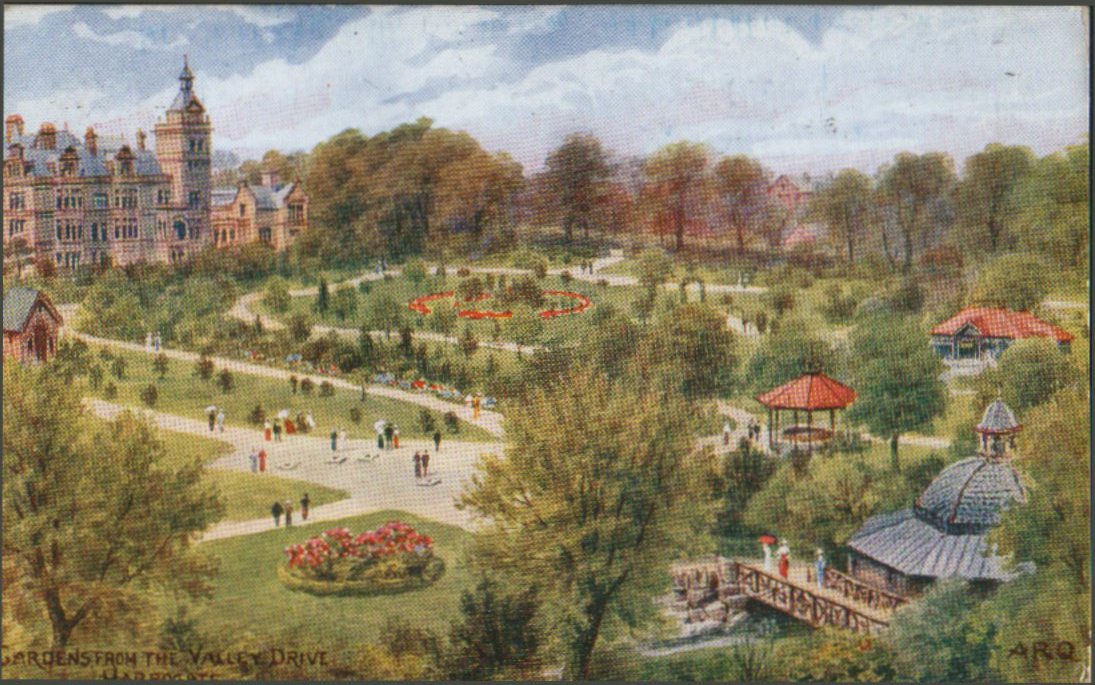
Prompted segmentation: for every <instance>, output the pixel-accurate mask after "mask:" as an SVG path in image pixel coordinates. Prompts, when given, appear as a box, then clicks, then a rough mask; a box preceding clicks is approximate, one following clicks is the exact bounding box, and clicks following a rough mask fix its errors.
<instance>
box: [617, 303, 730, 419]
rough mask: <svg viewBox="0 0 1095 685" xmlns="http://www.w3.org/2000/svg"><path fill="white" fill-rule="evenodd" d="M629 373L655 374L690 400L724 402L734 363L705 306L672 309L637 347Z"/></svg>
mask: <svg viewBox="0 0 1095 685" xmlns="http://www.w3.org/2000/svg"><path fill="white" fill-rule="evenodd" d="M640 347H641V354H640V355H639V358H640V362H639V365H638V368H637V369H635V370H634V373H636V374H637V375H641V374H643V373H644V372H647V371H649V370H653V369H657V370H658V371H659V372H660V373H661V376H662V378H664V379H666V380H667V382H670V383H673V384H675V385H676V386H677V387H678V388H679V389H680V391H681V392H682V393H684V396H685V397H687V398H689V399H696V398H699V397H714V396H716V395H719V396H726V395H728V394H729V393H730V391H731V389H732V386H733V374H734V370H735V369H736V368H737V366H738V363H739V359H738V356H737V349H736V347H737V346H736V344H735V341H734V336H733V334H732V333H731V332H730V331H729V330H727V328H726V320H725V319H724V318H723V317H722V315H721V314H719V313H718V312H716V311H715V310H714V309H712V308H710V307H708V306H707V305H705V304H699V303H695V302H693V303H690V304H682V305H678V306H676V307H675V308H674V309H672V310H669V311H667V312H666V313H664V314H663V315H661V316H659V317H658V320H657V321H656V322H655V325H654V326H653V327H651V329H650V330H649V332H648V333H647V334H646V336H644V340H643V341H642V343H640Z"/></svg>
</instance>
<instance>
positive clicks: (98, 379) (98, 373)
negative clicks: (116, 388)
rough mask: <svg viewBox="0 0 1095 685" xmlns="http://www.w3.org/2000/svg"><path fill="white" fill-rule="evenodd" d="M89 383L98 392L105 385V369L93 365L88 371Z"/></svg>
mask: <svg viewBox="0 0 1095 685" xmlns="http://www.w3.org/2000/svg"><path fill="white" fill-rule="evenodd" d="M87 382H88V385H90V386H91V389H92V390H98V389H99V386H101V385H102V384H103V367H101V366H99V365H98V364H92V365H91V366H90V367H89V368H88V370H87Z"/></svg>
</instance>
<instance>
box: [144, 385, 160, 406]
mask: <svg viewBox="0 0 1095 685" xmlns="http://www.w3.org/2000/svg"><path fill="white" fill-rule="evenodd" d="M159 396H160V391H159V390H157V389H156V386H155V385H153V384H149V385H146V386H145V387H143V388H141V393H140V397H141V401H142V402H144V403H145V405H147V406H148V407H155V406H156V400H157V399H159Z"/></svg>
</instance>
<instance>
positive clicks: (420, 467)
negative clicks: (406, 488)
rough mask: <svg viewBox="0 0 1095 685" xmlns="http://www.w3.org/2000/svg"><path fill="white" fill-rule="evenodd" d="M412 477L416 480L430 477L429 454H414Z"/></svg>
mask: <svg viewBox="0 0 1095 685" xmlns="http://www.w3.org/2000/svg"><path fill="white" fill-rule="evenodd" d="M414 477H415V478H417V479H422V478H429V477H430V452H429V450H423V451H422V452H415V453H414Z"/></svg>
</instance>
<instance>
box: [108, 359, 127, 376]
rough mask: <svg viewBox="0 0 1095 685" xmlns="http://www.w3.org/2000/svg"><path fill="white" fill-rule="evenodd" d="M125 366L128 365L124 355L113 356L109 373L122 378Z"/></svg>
mask: <svg viewBox="0 0 1095 685" xmlns="http://www.w3.org/2000/svg"><path fill="white" fill-rule="evenodd" d="M127 366H129V362H127V361H126V360H125V357H115V358H114V360H113V361H111V362H110V373H111V375H113V376H114V377H115V378H117V379H118V380H123V379H124V378H125V371H126V367H127Z"/></svg>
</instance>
